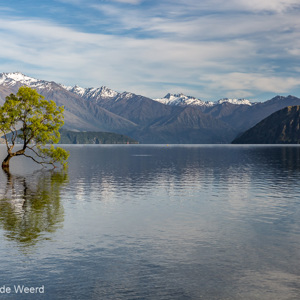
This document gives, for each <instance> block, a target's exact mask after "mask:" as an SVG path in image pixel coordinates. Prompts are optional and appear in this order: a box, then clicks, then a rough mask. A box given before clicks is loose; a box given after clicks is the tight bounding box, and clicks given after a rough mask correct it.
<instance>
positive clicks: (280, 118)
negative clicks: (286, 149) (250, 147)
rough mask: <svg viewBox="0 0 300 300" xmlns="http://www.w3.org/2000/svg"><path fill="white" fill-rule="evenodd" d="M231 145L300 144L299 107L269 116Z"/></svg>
mask: <svg viewBox="0 0 300 300" xmlns="http://www.w3.org/2000/svg"><path fill="white" fill-rule="evenodd" d="M232 143H233V144H300V106H299V105H297V106H288V107H285V108H283V109H281V110H279V111H277V112H275V113H273V114H271V115H270V116H269V117H267V118H265V119H263V120H262V121H260V122H259V123H258V124H256V125H255V126H254V127H252V128H250V129H248V130H247V131H246V132H245V133H243V134H242V135H241V136H240V137H238V138H236V139H235V140H234V141H233V142H232Z"/></svg>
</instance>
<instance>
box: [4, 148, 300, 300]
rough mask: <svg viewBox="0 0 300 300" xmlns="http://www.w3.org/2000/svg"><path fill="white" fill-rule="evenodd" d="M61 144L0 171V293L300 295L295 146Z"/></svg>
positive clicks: (299, 184) (299, 172)
mask: <svg viewBox="0 0 300 300" xmlns="http://www.w3.org/2000/svg"><path fill="white" fill-rule="evenodd" d="M65 148H66V149H68V150H69V151H70V153H71V156H70V159H69V169H68V171H67V172H55V173H53V172H47V171H40V170H38V169H37V167H36V166H35V165H34V164H33V163H32V162H31V161H28V160H26V159H19V158H16V159H15V160H12V165H11V175H10V176H8V175H6V174H5V173H4V172H3V171H2V170H0V194H1V200H0V238H1V244H0V257H1V261H0V269H1V272H0V292H1V291H2V293H0V298H1V299H2V298H3V299H72V300H73V299H159V300H160V299H172V300H173V299H251V300H252V299H272V300H274V299H299V297H300V147H298V146H237V145H226V146H218V145H211V146H209V145H191V146H187V145H186V146H172V145H169V146H168V145H154V146H151V145H112V146H110V145H102V146H101V145H100V146H99V145H89V146H85V145H82V146H79V145H74V146H65ZM0 151H1V152H0V158H3V156H4V154H5V148H4V146H1V147H0ZM17 285H20V286H22V285H24V286H26V287H38V288H41V287H43V288H44V290H43V289H42V290H36V291H35V293H34V294H24V293H23V294H20V293H16V292H15V291H14V287H15V286H17ZM8 287H9V288H11V292H10V293H8V292H5V293H3V288H8ZM1 288H2V290H1Z"/></svg>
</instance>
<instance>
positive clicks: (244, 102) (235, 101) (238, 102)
mask: <svg viewBox="0 0 300 300" xmlns="http://www.w3.org/2000/svg"><path fill="white" fill-rule="evenodd" d="M222 103H231V104H236V105H250V106H251V105H254V104H256V103H255V102H250V101H249V100H247V99H229V98H223V99H220V100H219V101H218V102H217V104H222Z"/></svg>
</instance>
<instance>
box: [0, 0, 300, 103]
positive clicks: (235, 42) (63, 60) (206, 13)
mask: <svg viewBox="0 0 300 300" xmlns="http://www.w3.org/2000/svg"><path fill="white" fill-rule="evenodd" d="M60 1H63V2H65V3H72V4H74V5H78V6H79V7H80V6H81V5H84V4H85V5H87V6H88V7H89V8H91V7H92V8H93V10H95V9H97V10H99V15H100V14H101V18H100V17H99V19H100V20H98V19H97V18H95V19H92V20H91V23H92V22H95V24H97V22H99V23H98V24H100V25H99V28H100V29H99V30H98V33H97V30H93V32H96V33H93V34H92V33H87V32H83V31H80V30H78V29H72V28H71V27H67V26H69V25H65V26H63V25H58V24H59V23H58V22H50V21H44V20H42V19H28V18H27V19H26V18H24V19H13V18H8V17H2V18H1V20H0V62H1V61H3V63H2V64H0V66H1V67H5V68H6V71H13V70H8V69H7V68H8V67H9V63H8V62H7V61H9V60H11V61H12V63H11V66H12V67H15V66H16V65H17V66H18V64H19V66H20V68H18V70H19V71H23V72H26V70H30V71H32V72H35V74H36V75H37V76H38V75H39V74H42V75H43V76H44V75H47V76H46V77H47V78H49V77H51V79H52V80H55V81H60V82H62V83H66V84H75V83H78V84H81V85H85V86H90V85H94V86H100V85H104V84H105V85H108V86H109V87H111V88H114V89H117V90H120V91H123V90H129V91H132V92H136V93H139V94H145V93H147V95H148V96H150V97H161V96H162V91H163V93H165V92H167V89H168V88H171V87H173V90H174V89H175V87H174V86H176V87H178V89H179V91H186V92H187V93H188V94H190V95H193V96H196V97H199V98H203V95H208V96H209V94H212V95H215V94H216V93H217V94H218V95H220V94H222V96H227V95H228V94H234V97H246V96H247V95H250V96H252V95H255V93H257V92H275V93H280V92H285V91H286V92H288V91H289V89H295V88H296V87H297V85H299V80H298V79H297V77H295V78H293V77H292V75H291V74H290V75H288V77H286V75H285V74H287V70H291V69H292V68H293V72H294V74H295V73H296V75H295V76H297V72H298V73H299V71H297V69H296V68H295V62H296V60H297V59H298V58H299V55H300V54H299V53H300V50H299V49H300V44H299V42H298V41H300V20H299V14H298V10H292V9H291V8H292V7H294V5H295V4H296V3H295V2H296V1H283V0H282V1H277V0H274V1H263V3H261V2H258V1H256V0H254V1H253V2H249V1H246V0H245V1H244V0H241V1H237V0H229V1H226V2H224V1H220V0H211V1H194V0H186V1H183V0H174V1H169V0H165V1H161V2H159V3H158V4H157V5H156V6H153V7H152V8H149V9H147V10H146V9H141V7H142V5H140V6H139V5H131V6H130V7H129V8H126V6H124V5H121V6H120V5H116V3H115V4H114V3H113V2H114V1H101V2H98V4H97V5H96V6H95V4H94V3H95V2H89V1H87V2H83V1H82V0H60ZM116 1H117V0H116ZM118 1H119V2H120V1H121V2H124V3H125V2H126V3H128V4H142V2H141V1H140V0H118ZM99 3H102V4H99ZM216 10H217V13H215V12H216ZM241 10H242V11H243V10H244V11H247V12H251V13H246V14H245V13H243V12H241ZM265 11H268V12H270V11H271V12H273V13H264V12H265ZM259 12H262V13H259ZM85 13H86V12H85ZM82 16H84V14H82ZM88 16H89V15H88ZM93 17H95V16H94V15H93ZM102 24H105V25H106V27H105V34H104V33H103V32H101V30H102V27H101V25H102ZM16 61H17V62H18V64H17V63H16ZM22 68H25V69H26V70H23V69H22ZM275 72H277V73H275ZM37 73H38V74H37ZM35 74H29V75H35ZM43 78H45V77H43ZM47 78H45V79H47ZM189 90H190V92H188V91H189ZM175 92H176V91H175ZM194 92H195V94H193V93H194ZM238 93H239V94H240V95H237V94H238ZM228 96H230V95H228ZM204 100H205V99H204Z"/></svg>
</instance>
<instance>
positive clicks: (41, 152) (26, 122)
mask: <svg viewBox="0 0 300 300" xmlns="http://www.w3.org/2000/svg"><path fill="white" fill-rule="evenodd" d="M63 111H64V108H63V107H62V106H61V107H57V106H56V104H55V103H54V101H52V100H51V101H47V100H45V98H44V97H43V96H41V95H40V94H38V92H37V91H36V90H33V89H31V88H29V87H25V86H22V87H20V89H19V91H18V92H17V94H16V95H14V94H10V96H8V97H6V101H5V103H4V104H3V106H2V107H0V133H2V137H3V138H4V139H5V143H6V147H7V156H6V157H5V159H4V160H3V162H2V168H3V169H4V170H9V162H10V159H11V158H12V157H14V156H20V155H24V156H26V157H29V158H31V159H32V160H33V161H35V162H36V163H39V164H41V165H52V166H53V167H56V164H61V165H63V166H66V164H67V162H66V161H67V159H68V157H69V153H68V152H67V151H66V150H64V149H62V148H60V147H56V148H55V147H54V146H53V144H57V143H58V142H59V140H60V133H59V131H58V130H59V128H60V127H61V126H62V125H63V124H64V121H63V118H64V116H63ZM0 136H1V135H0ZM20 141H21V144H22V146H21V149H19V150H15V149H14V147H15V144H16V143H17V142H20ZM48 144H51V145H50V146H47V145H48Z"/></svg>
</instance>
